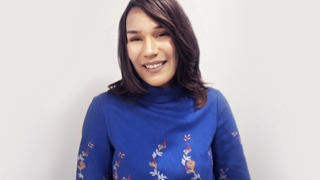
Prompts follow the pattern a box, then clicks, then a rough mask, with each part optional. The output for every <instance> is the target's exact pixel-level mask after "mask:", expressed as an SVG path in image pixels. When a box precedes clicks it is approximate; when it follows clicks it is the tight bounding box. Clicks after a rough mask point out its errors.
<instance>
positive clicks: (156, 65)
mask: <svg viewBox="0 0 320 180" xmlns="http://www.w3.org/2000/svg"><path fill="white" fill-rule="evenodd" d="M159 66H162V63H159V64H155V65H148V66H147V65H146V67H147V68H148V69H154V68H157V67H159Z"/></svg>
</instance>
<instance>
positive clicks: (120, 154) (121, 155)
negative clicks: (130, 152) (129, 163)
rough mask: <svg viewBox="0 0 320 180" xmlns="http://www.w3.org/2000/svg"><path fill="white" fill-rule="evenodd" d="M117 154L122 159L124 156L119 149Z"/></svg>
mask: <svg viewBox="0 0 320 180" xmlns="http://www.w3.org/2000/svg"><path fill="white" fill-rule="evenodd" d="M118 156H119V157H120V158H121V159H123V157H124V156H125V154H122V153H121V152H120V151H119V154H118Z"/></svg>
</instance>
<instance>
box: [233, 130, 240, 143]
mask: <svg viewBox="0 0 320 180" xmlns="http://www.w3.org/2000/svg"><path fill="white" fill-rule="evenodd" d="M232 136H233V137H238V140H239V142H240V144H242V143H241V139H240V136H239V133H238V132H237V131H236V130H234V131H233V133H232Z"/></svg>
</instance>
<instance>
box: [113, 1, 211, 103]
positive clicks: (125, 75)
mask: <svg viewBox="0 0 320 180" xmlns="http://www.w3.org/2000/svg"><path fill="white" fill-rule="evenodd" d="M133 7H139V8H140V9H142V10H143V11H144V12H145V13H146V14H147V15H148V16H149V17H151V18H152V19H153V20H154V21H156V22H157V23H158V24H159V25H161V26H162V27H164V28H165V29H166V30H167V31H168V33H169V34H170V36H171V37H172V39H173V42H174V45H175V48H176V53H177V54H178V58H179V61H178V67H177V70H176V73H175V75H174V77H173V78H175V80H176V81H177V82H178V83H180V85H181V86H182V87H184V88H185V90H186V92H187V94H186V96H189V97H190V96H191V95H193V97H194V101H195V107H197V108H201V107H203V106H205V105H206V103H207V99H208V97H207V91H206V90H207V89H208V88H207V87H205V86H204V84H205V83H204V82H203V81H202V79H201V73H200V70H199V58H200V50H199V45H198V41H197V38H196V36H195V34H194V32H193V29H192V26H191V24H190V21H189V19H188V17H187V16H186V14H185V12H184V11H183V9H182V8H181V6H180V5H179V3H178V2H177V1H176V0H131V1H130V2H129V4H128V5H127V8H126V9H125V11H124V13H123V14H122V17H121V19H120V23H119V37H118V58H119V59H118V60H119V66H120V69H121V75H122V79H121V80H119V81H117V82H114V83H112V84H110V85H109V86H108V87H109V90H108V92H113V93H115V94H120V95H123V96H124V98H125V99H126V100H127V101H128V102H130V101H129V100H128V98H127V97H128V96H137V95H138V96H139V95H142V94H144V93H148V92H149V91H147V90H145V89H144V88H143V86H142V83H141V81H142V79H141V78H140V77H139V75H138V74H137V72H136V70H135V69H134V66H133V64H132V63H131V61H130V59H129V56H128V52H127V30H126V20H127V16H128V13H129V11H130V10H131V9H132V8H133Z"/></svg>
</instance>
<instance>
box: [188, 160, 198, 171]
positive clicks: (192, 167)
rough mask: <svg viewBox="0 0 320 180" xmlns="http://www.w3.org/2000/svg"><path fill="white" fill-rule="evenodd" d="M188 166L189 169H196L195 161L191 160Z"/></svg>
mask: <svg viewBox="0 0 320 180" xmlns="http://www.w3.org/2000/svg"><path fill="white" fill-rule="evenodd" d="M187 166H188V168H190V169H194V167H195V166H196V162H195V161H193V160H189V161H188V162H187Z"/></svg>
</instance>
